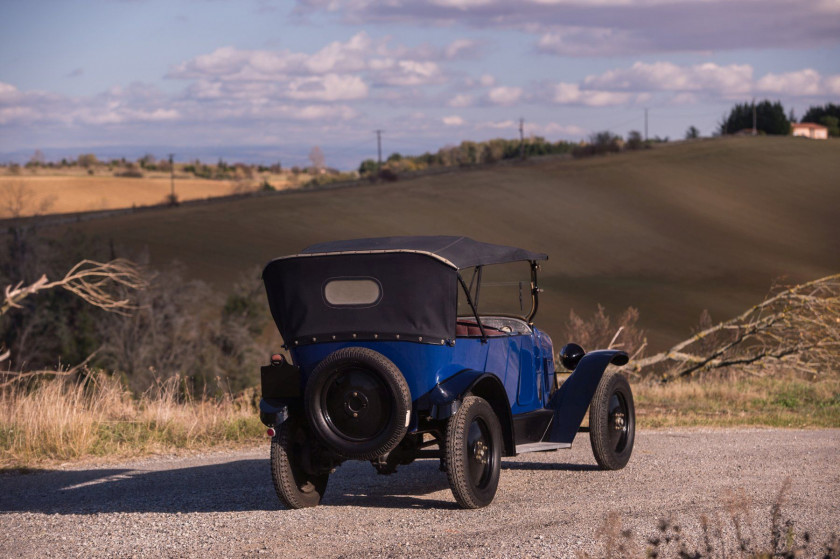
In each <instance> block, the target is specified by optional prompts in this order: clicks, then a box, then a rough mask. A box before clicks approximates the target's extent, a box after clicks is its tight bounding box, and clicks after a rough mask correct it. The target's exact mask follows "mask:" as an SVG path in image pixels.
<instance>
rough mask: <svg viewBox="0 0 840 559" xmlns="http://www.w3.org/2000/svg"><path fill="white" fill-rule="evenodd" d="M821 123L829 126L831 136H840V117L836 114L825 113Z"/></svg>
mask: <svg viewBox="0 0 840 559" xmlns="http://www.w3.org/2000/svg"><path fill="white" fill-rule="evenodd" d="M820 124H822V125H823V126H825V127H826V128H828V135H829V136H834V137H837V136H840V118H837V117H836V116H829V115H825V116H824V117H822V118H821V119H820Z"/></svg>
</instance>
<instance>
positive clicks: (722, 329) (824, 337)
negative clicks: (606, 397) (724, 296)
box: [632, 274, 840, 381]
mask: <svg viewBox="0 0 840 559" xmlns="http://www.w3.org/2000/svg"><path fill="white" fill-rule="evenodd" d="M767 361H771V362H779V363H781V362H784V364H785V366H786V367H789V368H791V369H793V370H797V371H800V372H802V373H806V374H809V375H816V374H818V371H819V370H832V369H838V368H840V274H835V275H832V276H828V277H825V278H821V279H818V280H814V281H811V282H808V283H804V284H801V285H797V286H794V287H791V288H788V289H785V290H782V291H780V292H778V293H776V294H775V295H773V296H771V297H768V298H767V299H765V300H764V301H762V302H761V303H759V304H758V305H755V306H753V307H751V308H750V309H748V310H747V311H745V312H744V313H742V314H741V315H739V316H737V317H735V318H733V319H731V320H727V321H725V322H721V323H719V324H715V325H714V326H710V327H708V328H705V329H703V330H701V331H700V332H698V333H697V334H695V335H693V336H692V337H690V338H688V339H686V340H684V341H682V342H680V343H678V344H676V345H675V346H674V347H672V348H671V349H669V350H668V351H664V352H662V353H658V354H656V355H653V356H650V357H646V358H643V359H639V360H638V361H635V362H633V364H632V372H633V373H636V374H639V373H642V372H645V371H650V370H651V369H652V368H654V367H656V366H660V367H661V366H668V367H669V371H668V372H667V373H666V374H664V375H663V377H662V378H663V380H666V381H667V380H670V379H673V378H678V377H687V376H691V375H692V374H694V373H695V372H698V371H708V370H712V369H718V368H724V367H732V366H739V367H740V368H741V369H742V370H744V371H745V372H747V373H750V374H752V373H757V372H758V371H759V369H760V367H762V366H764V363H765V362H767Z"/></svg>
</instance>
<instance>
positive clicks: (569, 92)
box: [550, 82, 636, 107]
mask: <svg viewBox="0 0 840 559" xmlns="http://www.w3.org/2000/svg"><path fill="white" fill-rule="evenodd" d="M552 93H553V94H552V95H551V96H550V101H551V102H552V103H556V104H558V105H586V106H589V107H607V106H611V105H623V104H626V103H629V102H631V101H632V100H634V99H635V97H636V96H634V95H632V94H630V93H621V92H614V91H598V90H594V89H581V87H580V85H578V84H576V83H565V82H560V83H557V84H554V87H553V92H552Z"/></svg>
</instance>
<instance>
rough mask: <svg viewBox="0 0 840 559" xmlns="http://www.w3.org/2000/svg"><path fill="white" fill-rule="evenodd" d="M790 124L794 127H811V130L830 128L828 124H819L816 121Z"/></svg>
mask: <svg viewBox="0 0 840 559" xmlns="http://www.w3.org/2000/svg"><path fill="white" fill-rule="evenodd" d="M790 125H791V126H792V127H794V128H809V129H811V130H828V127H827V126H823V125H822V124H817V123H816V122H791V123H790Z"/></svg>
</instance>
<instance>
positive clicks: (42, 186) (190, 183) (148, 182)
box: [0, 173, 295, 219]
mask: <svg viewBox="0 0 840 559" xmlns="http://www.w3.org/2000/svg"><path fill="white" fill-rule="evenodd" d="M289 177H290V176H287V175H270V176H269V175H266V176H265V177H264V178H265V179H266V180H268V181H269V183H270V184H271V185H272V186H273V187H274V188H276V189H284V188H289V187H290V186H293V185H295V183H294V182H290V178H289ZM262 180H263V177H259V178H254V179H248V180H241V181H237V180H211V179H199V178H194V177H190V178H178V177H177V176H176V178H175V194H176V196H177V197H178V200H180V201H187V200H200V199H205V198H215V197H218V196H228V195H230V194H237V193H243V192H248V191H253V190H256V189H258V188H259V186H260V185H261V184H262ZM170 192H171V184H170V179H169V176H168V175H166V174H163V173H158V174H152V175H149V176H145V177H143V178H128V177H115V176H113V175H110V176H108V175H92V176H91V175H87V174H85V173H75V174H70V173H68V174H61V175H47V174H37V175H36V174H21V175H9V174H6V175H3V176H0V193H2V196H3V198H6V199H8V198H10V197H19V198H20V197H22V198H23V200H21V201H22V202H23V203H22V204H20V206H21V211H20V212H19V213H20V216H22V217H25V216H31V215H35V214H39V215H43V214H54V213H72V212H87V211H96V210H111V209H118V208H130V207H132V206H152V205H156V204H165V203H166V202H167V196H169V193H170ZM13 213H17V212H12V211H11V209H10V207H9V205H8V204H0V219H2V218H7V217H14V216H13V215H11V214H13Z"/></svg>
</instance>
